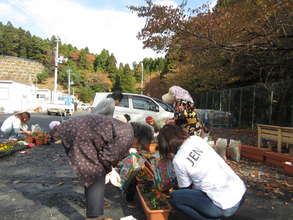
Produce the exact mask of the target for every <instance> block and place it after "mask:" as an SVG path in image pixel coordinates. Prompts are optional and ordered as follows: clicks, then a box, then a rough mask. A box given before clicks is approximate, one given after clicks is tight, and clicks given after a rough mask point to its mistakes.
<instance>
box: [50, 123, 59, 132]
mask: <svg viewBox="0 0 293 220" xmlns="http://www.w3.org/2000/svg"><path fill="white" fill-rule="evenodd" d="M60 124H61V123H60V121H51V122H50V124H49V128H50V129H51V130H52V129H53V128H54V127H55V126H57V125H60Z"/></svg>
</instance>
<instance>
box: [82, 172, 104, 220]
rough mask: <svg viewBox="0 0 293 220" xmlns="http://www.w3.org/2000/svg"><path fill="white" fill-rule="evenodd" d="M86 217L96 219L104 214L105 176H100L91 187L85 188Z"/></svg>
mask: <svg viewBox="0 0 293 220" xmlns="http://www.w3.org/2000/svg"><path fill="white" fill-rule="evenodd" d="M84 194H85V200H86V217H87V218H95V217H98V216H101V215H103V214H104V194H105V176H99V177H97V178H96V179H95V182H94V183H93V184H92V185H90V186H89V187H85V188H84Z"/></svg>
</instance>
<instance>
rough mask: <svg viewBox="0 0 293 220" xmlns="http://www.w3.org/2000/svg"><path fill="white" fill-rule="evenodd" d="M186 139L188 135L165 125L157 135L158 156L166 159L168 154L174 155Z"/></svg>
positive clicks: (180, 129) (174, 126)
mask: <svg viewBox="0 0 293 220" xmlns="http://www.w3.org/2000/svg"><path fill="white" fill-rule="evenodd" d="M188 137H189V135H188V134H187V133H186V132H185V131H184V130H183V129H182V128H181V127H179V126H177V125H172V124H167V125H165V126H164V127H163V128H161V130H160V133H159V135H158V143H159V144H158V149H159V152H160V155H162V156H163V157H167V156H168V154H169V153H173V154H176V153H177V151H178V149H179V147H180V146H181V145H182V144H183V142H184V141H185V140H186V139H187V138H188Z"/></svg>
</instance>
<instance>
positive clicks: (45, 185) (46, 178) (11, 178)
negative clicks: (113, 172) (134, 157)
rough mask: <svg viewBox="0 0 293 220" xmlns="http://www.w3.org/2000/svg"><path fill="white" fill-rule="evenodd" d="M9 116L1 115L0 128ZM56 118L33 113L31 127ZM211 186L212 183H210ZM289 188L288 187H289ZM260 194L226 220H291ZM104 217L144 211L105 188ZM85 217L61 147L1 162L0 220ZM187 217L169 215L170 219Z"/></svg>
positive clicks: (288, 210) (140, 215)
mask: <svg viewBox="0 0 293 220" xmlns="http://www.w3.org/2000/svg"><path fill="white" fill-rule="evenodd" d="M7 117H8V115H0V124H2V122H3V120H4V119H5V118H7ZM53 120H61V118H60V116H48V115H46V114H44V113H33V114H32V118H31V124H39V125H40V126H41V128H43V129H44V130H45V131H48V130H49V128H48V125H49V123H50V122H51V121H53ZM215 181H216V180H215ZM291 184H292V183H291ZM261 190H262V189H259V188H258V187H255V186H254V185H252V186H251V187H249V188H248V193H247V199H246V201H245V203H244V204H243V205H242V207H241V208H240V209H239V211H238V212H237V213H236V215H235V216H233V217H230V218H228V219H230V220H290V219H293V212H292V210H293V200H292V199H291V200H290V198H288V196H289V197H290V195H292V188H291V191H288V192H289V195H288V194H287V195H284V196H283V197H282V196H280V197H270V196H259V195H258V194H259V193H260V192H261ZM105 201H106V202H107V204H108V205H107V207H105V216H106V217H111V218H113V220H119V219H120V218H122V217H125V216H129V215H133V216H134V217H135V218H136V219H137V220H145V219H146V218H145V215H144V212H143V209H142V207H141V205H140V202H139V201H138V199H137V197H135V201H134V202H133V203H127V202H126V201H125V199H124V196H123V195H122V193H121V191H120V189H118V188H115V187H114V186H112V185H111V184H107V186H106V193H105ZM84 216H85V201H84V196H83V186H82V185H81V184H80V182H79V181H78V178H77V177H76V175H75V174H74V172H73V170H72V169H71V168H70V166H69V164H68V159H67V156H66V155H65V153H64V149H63V147H62V146H61V145H58V144H51V145H43V146H37V147H33V148H31V149H30V150H29V152H28V153H26V154H21V153H19V152H16V153H14V154H13V155H11V156H7V157H4V158H0V220H48V219H49V220H81V219H84ZM174 219H178V220H188V219H189V218H187V217H184V216H182V215H180V214H179V213H176V212H175V213H172V214H171V216H170V218H169V220H174Z"/></svg>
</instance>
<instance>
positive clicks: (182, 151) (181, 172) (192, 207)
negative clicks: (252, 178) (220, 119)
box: [158, 125, 246, 220]
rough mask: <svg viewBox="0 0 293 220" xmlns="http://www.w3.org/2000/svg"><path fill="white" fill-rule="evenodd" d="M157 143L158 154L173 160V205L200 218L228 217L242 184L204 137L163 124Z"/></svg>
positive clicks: (238, 201)
mask: <svg viewBox="0 0 293 220" xmlns="http://www.w3.org/2000/svg"><path fill="white" fill-rule="evenodd" d="M158 143H159V144H158V149H159V152H160V154H161V155H162V156H163V157H166V158H169V159H172V160H173V161H172V162H173V165H174V170H175V174H176V177H177V181H178V187H179V188H180V189H179V190H175V191H173V192H172V193H171V194H170V196H171V198H170V202H171V204H172V206H173V207H174V208H175V209H177V210H179V211H181V212H183V213H184V214H186V215H188V216H189V217H191V218H192V219H200V220H208V219H216V218H220V217H229V216H232V215H233V214H234V213H235V212H236V211H237V210H238V208H239V207H240V205H241V204H242V202H243V201H244V198H245V197H244V195H245V192H246V187H245V185H244V183H243V181H242V180H241V179H240V178H239V176H238V175H237V174H235V172H234V171H233V170H232V169H231V168H230V167H229V165H228V164H226V162H225V161H224V160H223V159H222V158H221V157H220V156H219V155H218V154H217V153H216V152H215V151H214V150H213V149H212V147H210V146H209V145H208V143H207V142H206V141H205V140H203V139H202V138H201V137H198V136H196V135H193V136H189V135H188V134H187V133H186V132H185V131H184V130H183V129H182V128H181V127H179V126H176V125H165V126H164V127H163V128H162V129H161V130H160V133H159V136H158Z"/></svg>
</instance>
